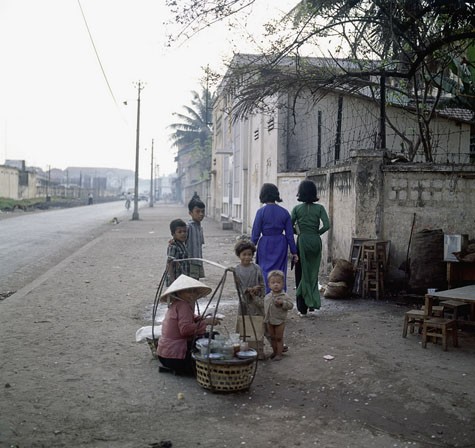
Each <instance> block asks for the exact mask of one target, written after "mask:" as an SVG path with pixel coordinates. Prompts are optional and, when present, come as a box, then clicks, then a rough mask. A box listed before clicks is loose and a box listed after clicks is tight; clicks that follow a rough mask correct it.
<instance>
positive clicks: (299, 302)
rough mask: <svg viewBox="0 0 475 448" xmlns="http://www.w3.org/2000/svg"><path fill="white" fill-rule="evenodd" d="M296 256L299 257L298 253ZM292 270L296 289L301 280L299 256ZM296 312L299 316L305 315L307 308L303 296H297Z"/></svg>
mask: <svg viewBox="0 0 475 448" xmlns="http://www.w3.org/2000/svg"><path fill="white" fill-rule="evenodd" d="M297 255H299V254H298V252H297ZM294 268H295V287H296V288H298V287H299V284H300V281H301V280H302V265H301V264H300V255H299V261H297V263H295V265H294ZM297 310H298V311H299V313H301V314H307V311H308V306H307V305H306V304H305V300H304V298H303V296H297Z"/></svg>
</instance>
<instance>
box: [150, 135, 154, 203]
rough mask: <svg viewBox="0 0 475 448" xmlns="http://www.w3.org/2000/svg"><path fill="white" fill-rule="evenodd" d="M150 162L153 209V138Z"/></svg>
mask: <svg viewBox="0 0 475 448" xmlns="http://www.w3.org/2000/svg"><path fill="white" fill-rule="evenodd" d="M151 159H152V160H151V162H150V207H153V194H154V191H153V138H152V157H151Z"/></svg>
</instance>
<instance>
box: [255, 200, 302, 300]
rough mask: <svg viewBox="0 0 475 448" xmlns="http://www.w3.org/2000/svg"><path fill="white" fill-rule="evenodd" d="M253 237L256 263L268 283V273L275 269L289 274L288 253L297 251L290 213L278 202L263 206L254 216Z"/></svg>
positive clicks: (267, 288)
mask: <svg viewBox="0 0 475 448" xmlns="http://www.w3.org/2000/svg"><path fill="white" fill-rule="evenodd" d="M251 239H252V242H253V243H254V244H256V245H257V254H256V263H257V264H258V265H259V266H260V267H261V269H262V272H263V274H264V281H265V284H266V293H268V292H269V291H270V289H269V287H268V285H267V274H268V273H269V272H270V271H273V270H275V269H277V270H279V271H282V272H283V273H284V274H285V275H287V253H288V250H289V248H290V252H291V253H292V254H296V253H297V247H296V245H295V240H294V231H293V227H292V220H291V219H290V213H289V212H288V211H287V210H286V209H285V208H283V207H281V206H280V205H277V204H266V205H264V206H263V207H261V208H260V209H259V210H258V211H257V213H256V217H255V218H254V223H253V226H252V234H251Z"/></svg>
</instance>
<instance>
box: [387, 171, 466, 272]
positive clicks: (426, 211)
mask: <svg viewBox="0 0 475 448" xmlns="http://www.w3.org/2000/svg"><path fill="white" fill-rule="evenodd" d="M382 170H383V174H384V214H383V222H382V226H383V232H382V233H383V235H384V236H385V238H387V239H389V240H391V267H392V268H393V269H394V268H396V269H397V267H398V266H399V265H400V264H401V263H402V262H403V261H405V259H406V253H407V248H408V244H409V238H410V233H411V228H412V223H413V221H414V233H417V232H420V231H421V230H423V229H430V230H433V229H442V230H443V232H444V233H448V234H451V233H455V234H459V233H461V234H464V233H465V234H468V235H469V238H471V239H473V238H475V166H473V165H458V166H457V165H437V166H433V165H429V164H402V165H384V166H383V167H382ZM394 275H397V272H394Z"/></svg>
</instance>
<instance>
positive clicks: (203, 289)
mask: <svg viewBox="0 0 475 448" xmlns="http://www.w3.org/2000/svg"><path fill="white" fill-rule="evenodd" d="M187 289H194V290H196V298H197V299H200V298H201V297H204V296H207V295H208V294H209V293H210V292H211V291H212V289H211V288H210V287H209V286H206V285H205V284H204V283H201V282H200V281H198V280H195V279H194V278H191V277H188V276H187V275H184V274H182V275H180V276H179V277H178V278H177V279H176V280H175V281H174V282H173V283H172V284H171V285H170V286H169V287H168V288H167V289H166V290H165V292H164V293H163V294H162V295H161V296H160V300H161V301H162V302H166V301H167V300H171V299H172V297H171V296H172V295H173V294H175V293H177V292H179V291H185V290H187Z"/></svg>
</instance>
